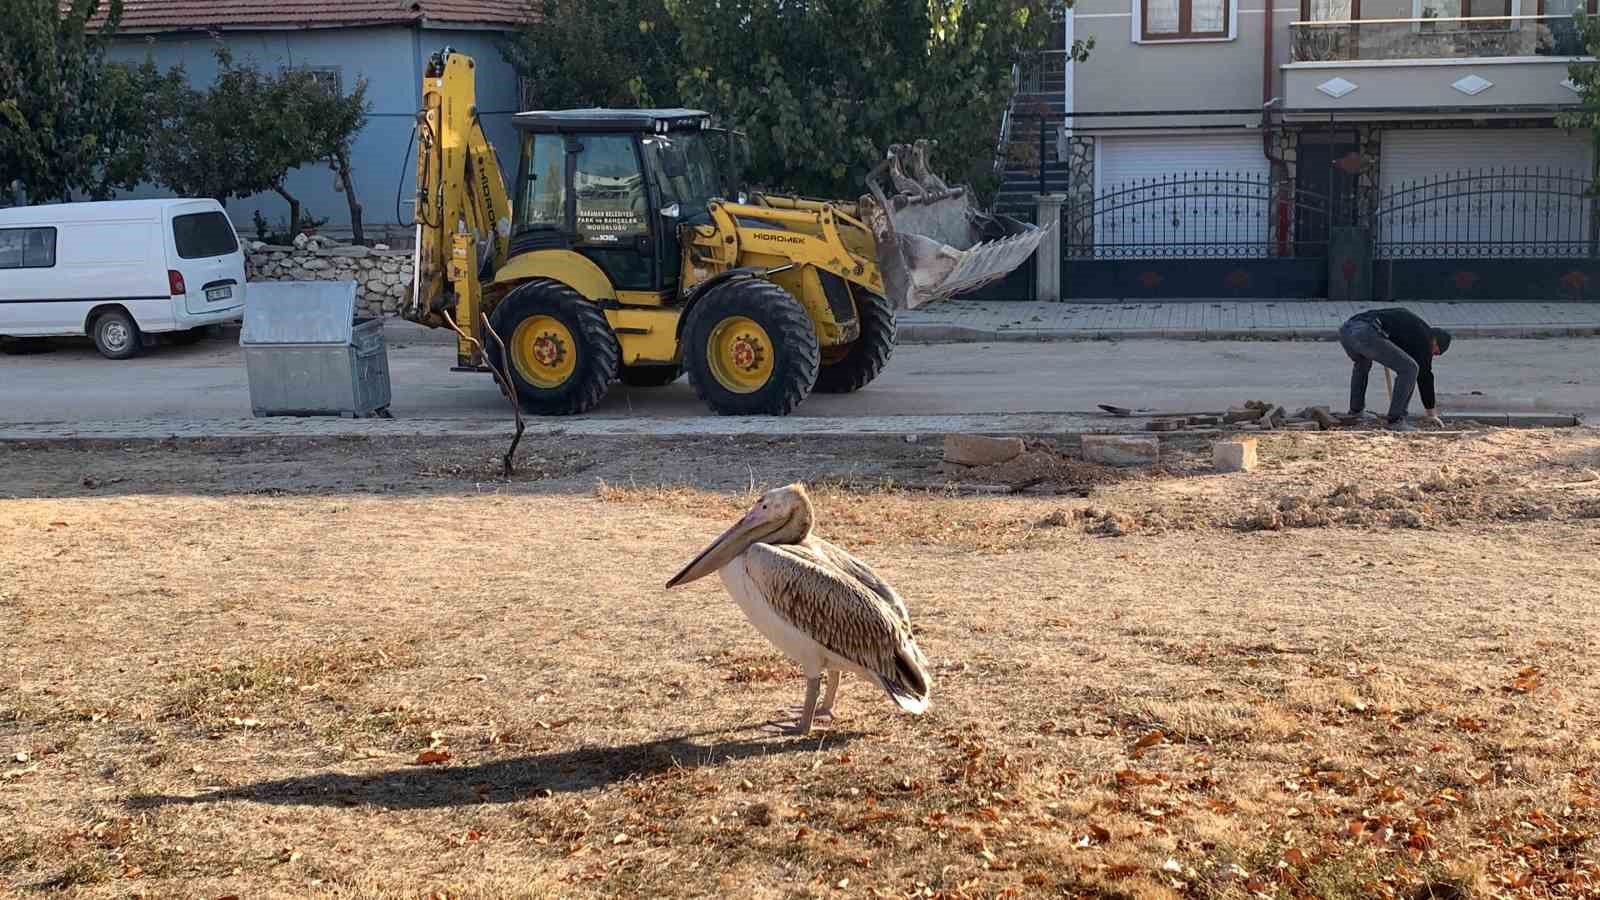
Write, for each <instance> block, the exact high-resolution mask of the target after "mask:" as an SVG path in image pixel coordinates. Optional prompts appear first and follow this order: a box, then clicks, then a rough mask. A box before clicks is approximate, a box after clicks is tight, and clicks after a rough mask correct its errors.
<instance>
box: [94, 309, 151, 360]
mask: <svg viewBox="0 0 1600 900" xmlns="http://www.w3.org/2000/svg"><path fill="white" fill-rule="evenodd" d="M91 336H92V337H93V338H94V348H95V349H96V350H99V351H100V355H101V356H104V357H105V358H106V359H128V358H129V357H133V356H138V355H139V346H140V342H141V340H142V339H141V338H140V336H139V326H138V325H135V324H134V323H133V317H132V316H130V315H128V314H127V313H125V312H123V311H122V310H120V309H113V310H111V311H110V312H103V313H101V314H100V315H99V316H98V317H97V318H96V319H95V320H94V326H93V328H92V331H91Z"/></svg>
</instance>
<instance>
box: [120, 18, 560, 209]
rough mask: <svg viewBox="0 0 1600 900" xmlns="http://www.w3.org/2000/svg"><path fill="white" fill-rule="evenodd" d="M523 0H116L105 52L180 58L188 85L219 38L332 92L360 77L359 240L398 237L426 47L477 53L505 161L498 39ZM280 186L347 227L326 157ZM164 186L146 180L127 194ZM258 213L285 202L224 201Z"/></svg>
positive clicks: (205, 70) (206, 69)
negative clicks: (115, 23)
mask: <svg viewBox="0 0 1600 900" xmlns="http://www.w3.org/2000/svg"><path fill="white" fill-rule="evenodd" d="M527 9H528V3H527V0H126V3H125V6H124V13H123V20H122V27H121V28H120V30H119V31H118V36H117V42H116V45H115V47H114V48H113V50H112V52H111V57H112V58H113V59H115V60H118V61H122V62H129V63H142V62H143V61H144V60H145V59H146V58H147V57H148V58H150V59H153V60H154V62H155V64H156V65H157V66H158V67H160V68H163V69H166V68H170V67H172V66H175V65H178V64H180V63H181V64H182V65H183V66H184V68H185V70H186V71H187V72H188V75H189V79H190V81H191V82H192V83H193V84H195V85H196V86H197V87H199V86H205V85H209V84H210V83H211V82H212V81H213V79H214V78H215V77H216V59H215V57H214V56H213V51H214V49H215V48H216V46H217V44H218V43H219V42H220V43H223V44H226V45H227V47H228V48H229V49H230V50H231V51H232V53H233V58H234V60H235V62H237V63H249V64H253V65H255V66H257V67H258V68H260V69H262V70H263V71H271V70H274V69H281V68H290V67H300V68H306V69H310V70H312V71H314V72H316V73H318V76H319V77H322V78H326V79H327V80H328V82H329V83H330V84H332V85H334V86H336V87H337V89H338V90H340V91H342V92H348V91H350V90H351V89H353V88H354V86H355V85H356V83H357V81H359V80H360V79H362V78H365V79H366V80H367V99H368V101H370V103H371V112H370V113H369V118H368V123H367V127H366V129H365V130H364V131H363V132H362V133H361V135H360V136H359V137H358V138H357V139H356V142H355V147H354V151H355V155H354V170H355V171H354V177H355V184H356V190H357V192H358V199H360V201H361V204H362V217H363V219H364V221H365V226H366V231H367V238H368V240H369V241H383V240H386V239H387V240H402V239H404V237H405V236H406V235H407V234H409V232H408V231H407V230H406V229H404V228H401V227H399V226H400V225H401V223H406V222H410V221H411V205H410V201H411V200H412V198H413V197H414V195H415V187H414V183H415V172H414V169H415V149H413V150H412V151H411V153H410V154H408V153H407V143H408V141H409V139H410V136H411V130H412V123H413V122H414V121H415V114H416V111H417V109H418V108H419V107H420V106H421V105H422V97H421V92H422V71H423V67H424V66H425V65H426V63H427V59H428V56H429V55H430V54H432V53H433V52H434V51H436V50H438V49H439V48H441V47H444V46H451V47H454V48H456V49H457V50H460V51H462V52H464V53H466V54H468V55H470V56H471V57H473V59H475V60H476V61H477V63H478V106H479V109H480V110H481V111H482V118H483V123H484V128H485V130H486V131H487V132H488V134H489V140H490V141H492V142H493V143H494V145H495V149H496V150H497V151H498V152H499V154H500V157H501V160H502V165H503V166H514V165H515V163H516V154H517V143H516V136H515V133H514V130H513V128H512V126H511V116H512V114H513V113H515V112H516V111H517V106H518V101H519V91H518V79H517V74H516V71H515V70H514V69H513V68H512V67H511V65H510V64H509V63H507V62H506V61H505V59H504V57H502V56H501V53H500V48H499V43H500V41H501V40H503V39H504V38H505V37H507V36H508V35H509V34H510V33H512V32H513V31H515V29H516V27H517V26H518V25H519V24H521V23H522V22H524V21H526V19H527V18H528V15H529V14H528V12H527ZM287 188H288V190H289V192H290V193H291V194H293V195H295V197H297V198H298V199H299V200H300V201H301V203H302V204H303V207H304V210H305V211H306V212H309V213H311V214H313V215H315V216H317V217H319V218H320V217H326V218H327V219H328V223H327V224H326V225H325V226H323V230H324V231H326V232H331V233H335V234H338V233H341V232H347V231H348V228H349V224H350V214H349V207H348V204H347V203H346V201H345V197H344V194H343V192H342V191H341V190H340V186H339V183H338V179H337V178H336V177H335V176H334V174H333V172H332V171H331V170H330V169H329V168H328V167H327V166H325V165H321V164H317V165H311V166H305V167H302V168H300V169H297V170H295V171H293V172H292V173H290V175H289V179H288V183H287ZM397 190H398V192H399V196H400V201H401V203H402V204H403V205H402V206H401V208H400V210H399V212H398V215H397V213H396V209H395V205H396V204H395V196H396V191H397ZM163 195H164V192H163V191H161V190H160V189H159V188H155V187H145V188H141V189H139V190H137V191H134V192H131V193H129V194H127V195H126V196H130V197H156V196H163ZM257 211H260V213H261V215H262V216H263V217H264V218H266V219H267V220H268V221H269V222H271V223H275V224H276V223H278V222H280V221H282V220H287V218H288V204H287V203H285V202H284V200H283V198H281V197H279V196H278V195H277V194H274V193H265V194H258V195H256V196H254V197H249V198H246V199H244V200H230V201H229V202H228V214H229V216H230V217H231V218H232V219H233V221H234V224H235V225H236V226H237V227H238V228H239V230H240V231H241V233H243V234H244V235H245V236H247V237H248V236H252V235H253V233H254V232H253V228H252V224H251V223H252V221H253V215H254V213H255V212H257Z"/></svg>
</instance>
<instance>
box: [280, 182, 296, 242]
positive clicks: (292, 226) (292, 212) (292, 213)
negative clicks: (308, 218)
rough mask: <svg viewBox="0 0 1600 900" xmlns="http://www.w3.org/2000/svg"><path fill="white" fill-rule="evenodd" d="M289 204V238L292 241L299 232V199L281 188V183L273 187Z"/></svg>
mask: <svg viewBox="0 0 1600 900" xmlns="http://www.w3.org/2000/svg"><path fill="white" fill-rule="evenodd" d="M273 190H274V191H276V192H277V193H278V196H279V197H282V198H283V200H284V202H285V203H288V204H289V240H290V241H291V242H293V241H294V236H295V235H297V234H299V233H300V201H299V200H298V199H296V198H295V196H294V195H293V194H290V193H289V192H288V191H286V190H284V189H283V185H278V186H277V187H275V188H273Z"/></svg>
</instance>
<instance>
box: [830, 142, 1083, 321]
mask: <svg viewBox="0 0 1600 900" xmlns="http://www.w3.org/2000/svg"><path fill="white" fill-rule="evenodd" d="M885 173H887V174H888V176H889V178H890V181H891V183H892V186H893V187H894V189H895V190H894V193H893V194H888V193H886V192H885V191H884V188H883V184H882V183H881V179H882V177H883V175H884V174H885ZM867 188H868V189H869V190H870V191H871V192H872V200H873V201H874V202H873V203H871V204H868V203H867V202H866V201H867V198H862V200H863V206H868V205H870V206H874V207H876V208H875V209H874V210H873V212H872V214H870V215H868V217H867V219H868V223H869V225H870V227H871V228H872V233H873V236H874V238H876V240H877V245H878V251H877V255H878V269H879V271H880V273H881V274H882V276H883V284H884V289H885V293H886V294H887V295H888V297H889V300H890V302H892V303H893V304H894V306H895V308H896V309H915V308H916V307H918V306H921V305H922V304H924V303H927V302H928V301H930V300H937V299H940V298H943V297H953V296H955V295H957V294H962V293H966V292H968V291H973V290H976V289H978V288H980V287H983V286H984V285H986V284H988V283H990V282H992V281H995V280H997V279H1000V278H1003V277H1005V276H1006V275H1008V274H1010V273H1011V272H1012V271H1013V270H1015V269H1016V268H1017V267H1018V266H1020V265H1022V264H1023V263H1025V262H1027V260H1028V257H1029V256H1031V255H1032V254H1033V253H1034V251H1035V250H1037V249H1038V248H1039V246H1040V244H1041V243H1042V242H1044V241H1045V240H1046V239H1047V238H1049V237H1051V236H1052V235H1054V234H1055V223H1049V224H1047V225H1046V226H1045V227H1044V228H1039V227H1037V226H1034V225H1029V224H1027V223H1024V222H1019V221H1017V220H1016V219H1012V218H1010V217H1008V216H991V215H988V214H986V213H984V212H982V211H980V210H978V209H977V208H976V207H975V206H974V205H973V203H972V199H971V196H970V194H969V192H968V190H967V189H966V188H964V187H956V188H950V187H946V186H945V183H944V181H943V180H941V179H940V178H939V177H938V176H936V175H933V174H932V173H931V172H929V171H928V168H927V142H926V141H918V142H917V143H916V144H915V145H909V146H908V145H905V144H895V145H893V146H891V147H890V148H889V154H888V158H887V159H885V160H884V162H883V163H882V164H880V165H879V166H878V167H877V168H876V169H874V170H873V172H872V174H870V175H868V176H867Z"/></svg>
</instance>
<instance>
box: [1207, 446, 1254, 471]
mask: <svg viewBox="0 0 1600 900" xmlns="http://www.w3.org/2000/svg"><path fill="white" fill-rule="evenodd" d="M1211 464H1212V465H1213V466H1215V467H1216V469H1217V471H1218V472H1250V471H1254V470H1255V467H1256V439H1255V438H1241V439H1239V440H1237V441H1217V442H1216V443H1215V444H1212V445H1211Z"/></svg>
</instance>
